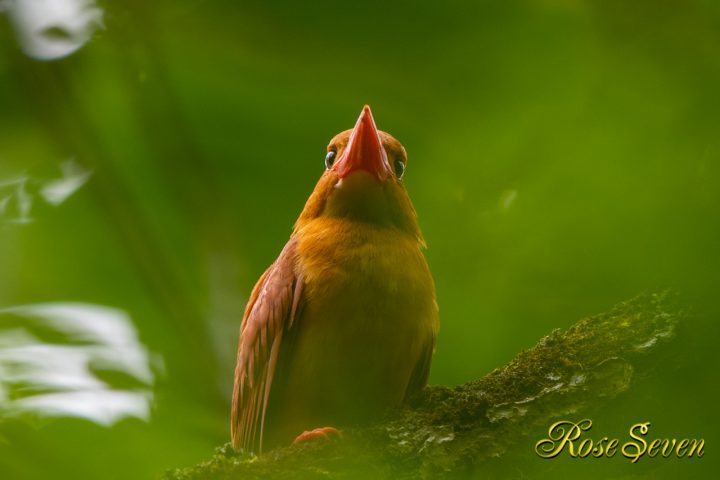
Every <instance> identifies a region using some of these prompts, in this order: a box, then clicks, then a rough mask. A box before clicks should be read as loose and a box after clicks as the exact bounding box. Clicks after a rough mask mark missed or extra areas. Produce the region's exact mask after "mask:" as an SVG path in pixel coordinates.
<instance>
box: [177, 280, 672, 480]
mask: <svg viewBox="0 0 720 480" xmlns="http://www.w3.org/2000/svg"><path fill="white" fill-rule="evenodd" d="M671 297H672V295H671V294H669V293H667V292H665V293H661V294H644V295H640V296H638V297H636V298H634V299H631V300H629V301H627V302H624V303H621V304H619V305H617V306H615V307H614V308H613V309H612V310H610V311H609V312H607V313H603V314H600V315H595V316H592V317H589V318H586V319H583V320H580V321H579V322H577V323H576V324H575V325H573V326H572V327H571V328H570V329H569V330H567V331H565V332H561V331H560V330H555V331H553V332H552V333H551V334H550V335H548V336H546V337H545V338H542V339H541V340H540V341H539V342H538V343H537V345H535V346H534V347H533V348H531V349H529V350H526V351H523V352H521V353H520V354H519V355H517V357H515V359H513V360H512V361H511V362H510V363H509V364H507V365H506V366H504V367H502V368H498V369H496V370H494V371H492V372H490V373H489V374H488V375H486V376H485V377H484V378H482V379H480V380H475V381H471V382H468V383H466V384H464V385H460V386H457V387H443V386H432V387H428V388H426V389H425V390H424V391H423V392H422V393H421V394H419V395H418V396H417V397H416V398H413V399H412V400H411V402H410V404H409V405H407V406H405V407H403V408H402V409H398V410H397V411H394V412H392V414H391V415H390V416H389V417H388V418H386V419H384V420H383V421H380V422H378V423H376V424H374V425H369V426H365V427H362V428H354V429H347V430H345V435H344V438H343V440H342V441H333V442H311V443H308V444H301V445H297V446H288V447H286V448H281V449H277V450H274V451H271V452H268V453H266V454H264V455H262V456H261V457H254V456H251V455H248V454H245V453H238V452H235V451H234V450H232V448H230V446H229V445H226V446H224V447H221V448H220V449H218V451H217V452H216V454H215V455H214V456H213V457H212V458H211V459H209V460H208V461H206V462H203V463H201V464H199V465H197V466H194V467H189V468H185V469H177V470H174V471H170V472H166V474H165V475H164V478H165V479H166V480H181V479H182V480H189V479H255V478H283V479H296V478H376V479H384V478H393V479H397V478H438V477H449V476H452V477H456V476H464V475H463V474H466V473H471V472H473V471H477V469H478V467H481V466H483V464H487V463H492V462H493V461H496V460H497V459H498V458H503V457H504V456H506V455H508V454H509V453H510V452H511V451H512V449H513V447H516V446H517V445H518V443H519V442H522V444H523V446H524V447H525V448H526V447H527V444H528V442H529V440H528V438H527V437H528V436H529V435H530V434H531V433H533V432H537V431H538V428H540V427H544V428H547V427H548V426H549V425H550V423H552V421H554V420H557V419H559V418H564V417H571V418H573V419H574V418H575V417H576V416H578V415H580V416H582V417H583V418H586V417H587V416H588V415H589V414H591V413H593V412H594V411H595V410H597V409H598V408H600V407H602V406H605V405H606V404H608V403H609V402H610V401H611V400H612V399H613V398H615V397H616V396H617V395H619V394H621V393H622V392H625V391H627V390H628V389H630V388H631V387H632V386H633V384H634V380H635V379H636V378H638V376H640V375H641V374H643V373H644V374H647V373H648V372H649V371H650V369H652V367H653V364H654V363H655V360H656V359H657V357H658V356H659V355H658V352H661V351H662V350H664V349H663V348H662V346H663V345H664V344H666V343H667V342H669V341H670V340H671V339H672V338H674V337H675V330H676V326H677V324H678V322H679V321H680V320H681V319H682V318H683V316H684V314H683V312H682V311H679V310H678V309H676V308H674V307H673V306H672V304H673V303H674V302H672V301H671ZM577 420H579V419H577ZM530 448H531V447H530Z"/></svg>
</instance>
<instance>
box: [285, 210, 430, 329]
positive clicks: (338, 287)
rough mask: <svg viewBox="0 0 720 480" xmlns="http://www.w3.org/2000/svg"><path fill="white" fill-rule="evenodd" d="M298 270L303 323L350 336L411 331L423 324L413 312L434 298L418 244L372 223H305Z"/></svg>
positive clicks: (394, 231)
mask: <svg viewBox="0 0 720 480" xmlns="http://www.w3.org/2000/svg"><path fill="white" fill-rule="evenodd" d="M298 270H299V272H300V274H301V276H302V279H303V283H304V299H303V317H305V316H306V315H307V316H308V318H307V320H306V321H308V322H321V323H324V324H328V323H329V324H331V325H326V326H325V327H326V328H328V327H331V328H332V327H337V329H339V330H340V332H347V333H348V334H357V333H361V332H363V331H367V332H368V333H369V334H372V331H373V330H374V329H383V331H384V333H385V334H386V335H389V334H391V333H392V332H393V331H395V330H401V331H402V330H404V329H407V328H410V329H412V328H413V327H416V326H418V324H419V323H421V321H422V315H420V317H418V313H419V312H418V311H417V309H418V308H421V309H422V308H425V307H427V305H428V304H429V302H430V301H432V300H434V293H433V287H432V280H431V278H430V273H429V271H428V268H427V264H426V263H425V259H424V257H423V255H422V252H421V251H420V245H419V243H418V241H417V240H416V239H414V238H412V237H409V236H407V235H405V234H402V233H400V232H399V231H396V230H393V229H389V228H383V227H378V226H374V225H372V224H367V223H359V222H350V221H347V220H341V219H319V220H317V221H316V222H313V223H311V224H309V225H308V226H307V227H306V229H304V230H303V231H302V232H301V235H300V239H299V245H298ZM332 329H333V330H335V328H332ZM399 333H403V332H399ZM405 333H407V332H405Z"/></svg>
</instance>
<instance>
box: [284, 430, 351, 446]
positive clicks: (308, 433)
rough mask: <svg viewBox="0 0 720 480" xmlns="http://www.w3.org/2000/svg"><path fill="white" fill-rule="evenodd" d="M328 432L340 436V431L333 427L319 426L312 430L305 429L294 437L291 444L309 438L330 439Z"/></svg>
mask: <svg viewBox="0 0 720 480" xmlns="http://www.w3.org/2000/svg"><path fill="white" fill-rule="evenodd" d="M329 434H333V435H337V436H338V437H339V438H342V432H341V431H340V430H338V429H337V428H333V427H321V428H315V429H313V430H305V431H304V432H303V433H301V434H300V435H298V436H297V437H295V440H294V441H293V444H296V443H303V442H307V441H310V440H318V439H320V440H330V437H329Z"/></svg>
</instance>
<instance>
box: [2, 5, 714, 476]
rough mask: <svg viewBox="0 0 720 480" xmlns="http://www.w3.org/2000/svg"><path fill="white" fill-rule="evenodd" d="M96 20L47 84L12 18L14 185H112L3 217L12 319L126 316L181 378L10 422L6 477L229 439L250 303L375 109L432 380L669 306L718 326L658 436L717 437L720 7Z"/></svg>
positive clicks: (133, 462) (279, 10) (8, 119)
mask: <svg viewBox="0 0 720 480" xmlns="http://www.w3.org/2000/svg"><path fill="white" fill-rule="evenodd" d="M100 6H101V7H102V8H104V24H105V28H104V29H100V30H98V31H97V32H96V33H95V35H94V36H93V38H92V40H91V41H90V42H89V43H88V44H87V45H85V46H84V47H83V48H81V49H80V50H79V51H77V52H76V53H74V54H72V55H70V56H68V57H65V58H63V59H59V60H55V61H46V62H42V61H38V60H34V59H32V58H29V57H27V56H26V55H24V54H23V53H22V51H21V50H20V48H19V47H18V43H17V41H16V36H15V32H14V30H13V25H12V24H11V23H10V21H9V20H8V17H0V184H2V182H3V180H7V179H13V178H17V177H19V176H27V178H30V179H36V180H37V182H36V183H38V182H39V184H42V180H43V179H52V178H57V177H60V176H61V171H60V166H61V164H62V162H64V161H66V160H67V159H70V158H72V159H74V162H76V163H77V164H78V165H80V166H82V168H83V169H85V170H88V171H91V172H92V176H91V178H90V179H89V180H88V181H87V184H86V185H85V186H83V187H81V188H80V189H79V190H78V191H77V192H76V193H75V194H74V195H72V196H71V197H69V198H68V200H67V201H65V202H64V203H62V204H60V205H57V206H52V205H48V204H45V203H42V202H40V201H35V202H34V203H33V204H32V211H31V215H30V218H31V219H32V220H31V221H27V222H25V223H19V222H16V221H12V217H13V215H15V213H17V212H16V210H17V209H18V208H19V207H18V205H19V202H18V198H17V195H14V197H13V199H12V203H8V204H7V205H5V207H6V208H5V209H4V210H3V212H4V213H3V214H2V215H0V306H2V307H6V306H13V305H21V304H30V303H38V302H48V301H53V302H57V301H82V302H88V303H93V304H99V305H106V306H111V307H114V308H120V309H123V310H124V311H126V312H128V314H129V315H130V317H131V318H132V319H133V321H134V322H135V324H136V327H137V328H138V330H139V336H140V339H141V340H142V341H143V342H144V343H145V344H146V345H147V346H148V348H149V349H150V350H151V351H153V352H156V353H158V354H159V355H161V356H162V357H163V358H164V361H165V367H166V368H165V376H164V377H163V378H162V379H160V380H159V383H158V385H157V386H156V394H155V409H154V412H153V418H152V420H151V421H150V422H149V423H144V422H142V421H140V420H126V421H123V422H121V423H119V424H117V425H115V426H114V427H112V428H104V427H101V426H98V425H95V424H93V423H91V422H88V421H81V420H77V419H61V420H54V421H39V422H33V423H27V422H20V421H14V420H12V421H11V420H5V421H4V420H2V419H0V473H3V475H2V478H12V479H15V478H18V479H29V478H47V477H55V478H65V477H67V478H103V479H106V478H150V477H152V476H154V475H156V474H157V473H159V472H161V471H162V470H163V469H165V468H170V467H175V466H180V465H186V464H190V463H194V462H195V461H197V460H199V459H201V458H203V457H204V456H206V455H207V453H208V452H210V451H211V450H212V447H213V446H215V445H219V444H221V443H224V442H225V441H226V439H227V437H228V430H229V428H228V416H229V415H228V413H229V392H230V388H231V382H232V378H231V377H232V369H233V368H234V349H235V347H236V341H237V330H238V327H239V321H240V318H241V315H242V309H243V307H244V303H245V300H246V298H247V295H248V294H249V292H250V289H251V288H252V286H253V284H254V282H255V280H256V279H257V278H258V277H259V275H260V274H261V273H262V271H263V270H264V269H265V268H266V266H267V265H268V264H269V263H270V262H272V260H273V259H274V258H275V256H276V255H277V253H278V252H279V251H280V249H281V247H282V245H283V244H284V242H285V241H286V240H287V237H288V235H289V233H290V229H291V227H292V224H293V222H294V220H295V218H296V216H297V215H298V213H299V212H300V210H301V208H302V206H303V204H304V201H305V199H306V198H307V196H308V194H309V193H310V191H311V190H312V188H313V186H314V183H315V181H316V179H317V177H318V176H319V175H320V174H321V172H322V169H323V158H324V148H325V145H326V143H327V141H328V140H329V139H330V138H331V137H332V136H333V135H334V134H335V133H337V132H338V131H341V130H344V129H346V128H349V127H350V126H352V124H353V122H354V120H355V119H356V117H357V114H358V112H359V111H360V109H361V107H362V105H363V104H365V103H368V104H370V105H371V106H372V108H373V112H374V114H375V118H376V120H377V122H378V125H379V127H380V128H381V129H383V130H386V131H388V132H391V133H392V134H393V135H394V136H396V137H397V138H398V139H400V140H401V141H402V142H403V143H404V145H405V147H406V148H407V150H408V152H409V156H410V165H409V170H408V172H407V175H406V177H405V178H406V184H407V187H408V190H409V192H410V194H411V197H412V199H413V201H414V204H415V207H416V208H417V210H418V214H419V217H420V223H421V226H422V228H423V231H424V234H425V237H426V240H427V243H428V246H429V248H428V251H427V257H428V261H429V263H430V266H431V269H432V271H433V273H434V276H435V280H436V283H437V290H438V301H439V304H440V313H441V322H442V327H441V332H440V338H439V343H438V349H437V353H436V355H435V359H434V363H433V369H432V374H431V382H432V383H437V384H456V383H460V382H463V381H467V380H469V379H472V378H478V377H480V376H481V375H483V374H485V373H487V372H488V371H489V370H491V369H492V368H494V367H496V366H498V365H501V364H504V363H506V362H507V361H508V360H509V359H510V358H512V357H513V356H514V355H515V354H516V353H517V352H518V351H519V350H521V349H523V348H527V347H529V346H530V345H532V344H534V343H535V341H536V340H537V339H538V338H540V337H541V336H543V335H545V334H547V333H548V332H549V331H551V330H552V329H553V328H555V327H564V326H568V325H570V324H571V323H572V322H573V321H574V320H576V319H578V318H581V317H583V316H585V315H587V314H590V313H593V312H599V311H603V310H604V309H606V308H607V307H609V306H610V305H612V304H614V303H616V302H617V301H618V300H621V299H624V298H629V297H631V296H633V295H635V294H636V293H638V292H640V291H643V290H646V289H654V288H657V287H665V286H671V287H676V288H678V289H679V290H681V291H683V292H686V293H687V294H688V295H689V296H690V297H691V301H692V303H693V304H694V305H695V308H696V310H697V312H698V315H697V318H696V319H695V321H696V329H697V331H698V332H700V333H699V335H698V344H697V346H696V348H693V349H692V351H689V352H688V356H690V357H692V358H695V359H696V367H695V368H693V369H692V370H691V371H690V372H686V373H687V374H686V375H683V376H682V377H677V378H676V377H673V378H675V382H674V383H673V384H662V385H658V389H659V392H661V394H662V395H666V396H667V401H668V403H667V410H666V411H665V412H664V414H663V416H662V418H654V419H652V420H653V421H654V422H656V423H664V424H665V425H669V428H675V429H676V430H675V431H673V430H668V432H669V434H675V435H676V436H677V437H703V436H704V437H706V438H710V437H711V432H712V431H713V430H715V431H716V430H717V426H718V425H717V424H716V422H715V419H716V417H715V416H714V415H713V414H712V413H711V412H712V411H713V410H714V405H715V403H716V400H717V394H718V393H719V392H718V385H720V382H719V381H718V380H720V378H719V376H718V372H719V371H720V369H718V360H717V358H716V357H717V356H713V355H712V352H713V351H714V349H715V348H716V347H715V345H714V342H715V341H716V340H717V338H718V337H717V333H718V332H717V328H716V327H715V325H714V323H716V322H715V321H714V320H715V319H717V316H718V311H719V310H720V308H718V305H717V302H716V299H715V297H716V292H717V288H718V272H720V255H719V254H718V247H719V246H720V223H718V218H720V215H719V214H720V162H719V160H720V116H718V111H720V88H718V85H720V28H718V27H720V7H719V6H718V3H717V2H715V1H712V0H686V1H680V0H652V1H651V0H638V1H633V2H623V1H620V0H521V1H517V2H487V1H483V2H460V1H449V2H406V1H400V2H379V1H369V2H363V4H362V5H359V4H352V5H348V4H346V3H343V2H330V1H327V0H321V1H317V2H286V3H285V2H257V1H247V2H241V3H238V2H230V1H200V0H179V1H173V2H170V1H167V0H160V1H155V2H144V1H140V0H127V1H124V2H107V1H106V2H100ZM31 183H32V182H30V184H29V186H28V188H27V192H25V193H26V194H27V196H29V197H28V198H37V195H38V193H37V191H35V190H33V187H32V185H31ZM13 192H15V190H13ZM2 193H3V191H0V194H2ZM0 197H2V195H0ZM23 198H26V197H23ZM11 209H15V210H12V211H11ZM13 212H15V213H13ZM635 407H638V408H640V406H635ZM635 407H632V408H631V407H628V411H631V412H633V413H628V412H618V419H619V423H620V424H623V425H624V424H630V423H634V422H635V421H641V420H643V419H641V418H637V415H638V412H640V413H639V414H641V415H642V414H643V413H642V409H641V408H640V409H639V410H634V408H635ZM711 422H712V424H711ZM710 444H711V442H710V441H708V450H710ZM529 451H530V450H529ZM38 459H42V461H39V460H38ZM704 460H707V465H708V467H710V461H711V460H710V459H704ZM586 473H587V472H586Z"/></svg>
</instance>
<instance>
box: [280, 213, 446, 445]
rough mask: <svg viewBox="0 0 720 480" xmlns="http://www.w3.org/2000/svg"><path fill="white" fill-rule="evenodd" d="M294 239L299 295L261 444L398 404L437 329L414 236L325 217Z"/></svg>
mask: <svg viewBox="0 0 720 480" xmlns="http://www.w3.org/2000/svg"><path fill="white" fill-rule="evenodd" d="M297 235H298V240H299V243H298V265H297V267H298V271H299V272H300V275H301V278H302V281H303V284H304V288H303V298H302V301H301V310H300V313H299V316H298V317H297V319H296V322H295V324H294V325H293V327H292V329H291V332H290V339H289V340H288V341H287V342H286V345H284V346H283V348H284V349H285V350H284V351H283V354H281V356H280V357H281V358H282V359H283V361H282V363H281V364H280V365H278V371H277V373H276V378H275V382H274V385H273V392H272V395H271V397H272V399H271V404H270V410H269V412H268V422H270V424H269V428H268V431H269V437H268V441H270V442H272V438H271V437H272V436H273V433H272V432H276V434H277V435H279V436H280V437H284V436H292V435H297V434H298V433H300V432H302V431H303V430H305V429H309V428H315V427H318V426H325V425H333V426H342V425H346V424H349V423H354V422H356V421H360V420H363V419H366V418H368V417H371V416H373V415H379V414H380V413H381V411H382V410H383V409H385V408H387V407H390V406H394V405H397V404H399V403H400V402H401V401H402V399H403V398H404V396H405V394H406V392H407V389H408V385H409V382H410V379H411V376H412V375H413V371H414V370H415V369H416V366H417V365H418V363H419V362H421V361H422V357H423V355H424V353H425V352H427V350H428V348H430V349H432V345H433V343H434V338H435V334H436V332H437V325H438V316H437V305H436V302H435V290H434V286H433V281H432V277H431V276H430V272H429V269H428V266H427V263H426V261H425V258H424V256H423V254H422V251H421V249H420V245H419V243H418V241H417V240H416V239H415V238H413V237H411V236H409V235H407V234H402V233H400V232H398V231H397V230H394V229H391V228H387V227H378V226H373V225H371V224H366V223H359V222H351V221H348V220H344V219H337V218H335V219H333V218H326V217H322V218H318V219H316V220H313V221H311V222H309V223H308V224H307V225H305V226H304V227H303V228H302V229H301V230H300V231H299V232H297Z"/></svg>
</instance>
